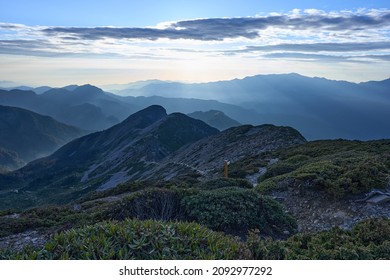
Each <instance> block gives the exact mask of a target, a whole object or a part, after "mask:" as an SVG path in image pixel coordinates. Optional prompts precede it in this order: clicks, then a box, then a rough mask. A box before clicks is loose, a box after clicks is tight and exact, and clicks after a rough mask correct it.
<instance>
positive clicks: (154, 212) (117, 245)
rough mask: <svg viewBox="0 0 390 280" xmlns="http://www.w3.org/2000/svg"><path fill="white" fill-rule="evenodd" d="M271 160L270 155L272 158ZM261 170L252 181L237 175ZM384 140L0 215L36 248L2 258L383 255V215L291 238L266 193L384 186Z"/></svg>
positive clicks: (342, 193)
mask: <svg viewBox="0 0 390 280" xmlns="http://www.w3.org/2000/svg"><path fill="white" fill-rule="evenodd" d="M276 159H277V160H276ZM259 168H264V169H263V170H265V169H266V172H265V173H263V174H262V175H261V176H260V177H259V178H258V182H259V184H258V185H257V186H256V187H255V188H253V185H252V184H251V183H249V182H248V181H246V180H244V179H242V178H245V176H247V175H248V174H255V173H256V172H258V170H259ZM389 170H390V141H388V140H383V141H371V142H359V141H343V140H334V141H314V142H310V143H307V144H305V145H300V146H297V147H294V148H289V149H282V150H279V151H274V152H268V153H264V154H263V155H262V156H261V157H257V158H244V159H242V160H241V161H239V162H236V163H234V164H233V165H231V166H230V171H231V172H230V174H231V175H232V176H235V177H237V178H229V179H216V180H210V181H206V182H200V181H198V180H197V176H199V175H197V176H195V175H196V174H194V175H193V176H192V175H188V176H187V177H185V176H184V177H183V178H181V180H178V181H172V182H131V183H126V184H122V185H120V186H118V187H115V188H113V189H109V190H106V191H103V192H89V193H87V194H86V195H83V196H82V198H81V199H79V200H76V201H74V202H72V204H68V205H63V206H58V205H57V206H45V207H39V208H32V209H29V210H25V211H15V210H4V211H1V212H0V238H3V239H4V238H7V237H10V236H13V235H17V234H19V233H24V232H28V231H36V232H38V233H39V234H42V235H45V236H48V238H47V240H45V241H46V242H44V243H45V244H44V245H39V246H35V247H31V246H27V247H24V248H17V249H15V248H12V247H9V248H6V247H4V246H1V240H0V258H2V259H390V220H388V219H370V220H366V221H363V222H360V223H359V224H357V225H356V226H355V227H354V228H353V229H352V230H350V231H347V230H342V229H339V228H333V229H331V230H329V231H324V232H319V233H312V234H297V223H296V221H295V220H294V219H293V217H291V216H290V215H288V214H287V213H285V212H284V211H283V208H282V206H281V205H280V204H279V203H278V202H277V201H275V200H274V199H272V198H271V197H270V196H267V194H269V193H270V192H272V191H273V190H283V189H286V188H299V189H310V190H312V191H316V190H321V191H323V192H324V193H327V195H328V196H329V198H332V199H340V200H343V199H344V198H345V197H347V196H349V195H355V194H362V193H366V192H368V191H370V190H372V189H373V188H382V189H383V188H386V186H387V185H388V182H389V175H390V173H389Z"/></svg>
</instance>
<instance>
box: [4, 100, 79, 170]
mask: <svg viewBox="0 0 390 280" xmlns="http://www.w3.org/2000/svg"><path fill="white" fill-rule="evenodd" d="M82 134H83V132H82V131H80V130H79V129H77V128H75V127H71V126H68V125H65V124H62V123H59V122H57V121H55V120H54V119H52V118H51V117H47V116H42V115H39V114H36V113H34V112H31V111H28V110H24V109H20V108H15V107H8V106H1V105H0V135H1V137H0V147H3V148H5V149H8V150H11V151H15V152H17V154H18V155H19V157H20V158H21V159H22V160H23V161H25V162H29V161H31V160H34V159H37V158H38V157H43V156H46V155H48V154H50V153H52V152H54V151H55V150H56V149H58V148H59V147H60V146H62V145H64V144H66V143H67V142H69V141H71V140H73V139H74V138H76V137H79V136H81V135H82ZM10 168H13V167H11V166H10Z"/></svg>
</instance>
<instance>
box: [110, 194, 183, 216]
mask: <svg viewBox="0 0 390 280" xmlns="http://www.w3.org/2000/svg"><path fill="white" fill-rule="evenodd" d="M185 193H186V191H185V190H180V191H177V190H175V189H174V188H173V189H165V188H150V189H146V190H142V191H138V192H134V193H132V194H130V195H129V196H127V197H125V198H123V199H122V200H121V201H120V202H118V203H116V204H115V205H113V207H112V208H109V209H107V210H106V211H105V213H103V216H104V217H105V219H115V220H124V219H126V218H137V219H140V220H148V219H154V220H162V221H168V220H176V219H182V217H183V211H182V209H181V204H180V200H181V198H182V196H183V195H185Z"/></svg>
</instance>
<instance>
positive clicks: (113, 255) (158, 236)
mask: <svg viewBox="0 0 390 280" xmlns="http://www.w3.org/2000/svg"><path fill="white" fill-rule="evenodd" d="M250 257H251V255H250V252H249V251H248V249H247V248H246V246H245V244H244V243H243V242H241V241H239V240H238V239H236V238H233V237H229V236H226V235H224V234H222V233H217V232H213V231H211V230H209V229H207V228H205V227H203V226H200V225H198V224H195V223H162V222H156V221H151V220H148V221H139V220H125V221H123V222H103V223H99V224H96V225H91V226H85V227H83V228H81V229H77V230H73V229H72V230H68V231H65V232H63V233H60V234H56V235H55V236H54V237H53V238H52V240H50V241H49V242H47V243H46V245H45V246H44V248H43V249H41V250H36V249H31V248H30V249H29V248H25V250H24V251H23V252H21V253H17V254H12V253H10V252H6V251H3V252H2V258H3V259H49V260H51V259H62V260H63V259H76V260H81V259H95V260H106V259H108V260H115V259H141V260H152V259H157V260H164V259H191V260H193V259H201V260H206V259H248V258H250Z"/></svg>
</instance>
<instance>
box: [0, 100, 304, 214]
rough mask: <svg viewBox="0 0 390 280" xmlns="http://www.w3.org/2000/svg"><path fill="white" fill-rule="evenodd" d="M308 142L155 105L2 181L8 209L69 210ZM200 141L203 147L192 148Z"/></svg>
mask: <svg viewBox="0 0 390 280" xmlns="http://www.w3.org/2000/svg"><path fill="white" fill-rule="evenodd" d="M201 139H204V140H201ZM198 141H203V142H198ZM305 141H306V140H305V139H304V138H303V137H302V136H301V135H300V134H299V132H297V131H296V130H294V129H292V128H284V127H275V126H272V125H266V126H260V127H253V126H250V125H247V126H240V127H236V128H231V129H227V130H225V131H223V132H219V131H218V130H217V129H216V128H212V127H210V126H209V125H207V124H205V123H204V122H202V121H200V120H196V119H193V118H190V117H188V116H186V115H184V114H181V113H172V114H169V115H167V113H166V110H165V109H164V108H163V107H161V106H158V105H153V106H150V107H147V108H145V109H143V110H141V111H139V112H137V113H134V114H132V115H131V116H130V117H128V118H127V119H125V120H124V121H122V122H121V123H119V124H117V125H115V126H113V127H111V128H109V129H107V130H104V131H101V132H95V133H92V134H89V135H86V136H84V137H81V138H78V139H75V140H73V141H71V142H70V143H68V144H66V145H64V146H63V147H62V148H60V149H59V150H57V151H56V152H55V153H53V154H52V155H50V156H48V157H45V158H42V159H38V160H35V161H33V162H31V163H29V164H28V165H27V166H25V167H24V168H22V169H19V170H17V171H14V172H12V173H8V174H4V175H2V176H0V186H2V190H1V191H2V193H3V196H2V198H1V199H0V202H1V203H0V204H1V205H3V206H2V208H4V207H5V206H6V205H9V206H11V205H12V203H15V199H16V198H17V201H18V204H19V206H20V207H28V206H29V205H33V204H42V203H49V202H50V203H53V202H57V203H59V202H62V203H63V202H67V201H69V200H72V199H75V198H77V197H80V196H82V195H83V194H85V193H88V192H90V191H94V190H105V189H109V188H112V187H115V186H116V185H117V184H120V183H123V182H126V181H130V180H140V179H143V180H145V179H152V180H157V179H164V180H166V179H167V178H170V179H172V178H174V177H179V176H181V175H185V174H187V173H188V169H190V170H191V169H193V170H192V171H191V172H192V173H194V172H195V173H197V172H198V173H199V174H200V175H201V174H203V173H204V172H203V171H197V170H200V169H204V168H206V169H210V170H211V169H212V171H213V173H215V172H217V173H218V170H219V168H221V166H222V164H223V159H224V158H228V159H229V160H231V161H232V162H233V161H236V160H238V159H240V158H242V157H243V156H246V155H254V154H259V153H262V152H264V151H269V150H275V149H278V148H281V147H286V146H293V145H297V144H300V143H304V142H305ZM193 142H196V143H198V144H196V145H195V144H194V145H195V146H193V145H190V144H191V143H193ZM176 154H177V155H176ZM175 155H176V156H175ZM201 163H202V164H201ZM203 163H204V164H203ZM194 164H196V165H194ZM199 164H201V165H203V167H199ZM209 165H210V166H209ZM211 166H212V168H211ZM178 167H179V168H178ZM4 186H8V187H4Z"/></svg>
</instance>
